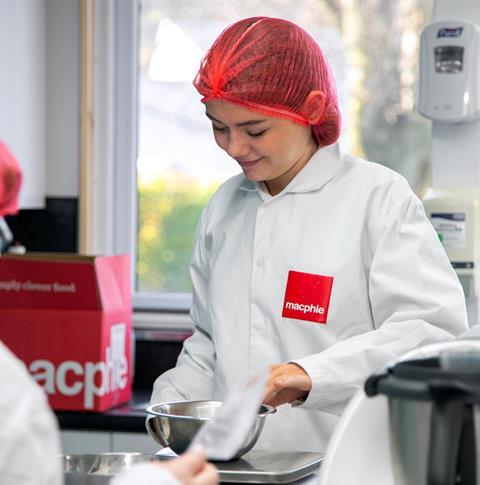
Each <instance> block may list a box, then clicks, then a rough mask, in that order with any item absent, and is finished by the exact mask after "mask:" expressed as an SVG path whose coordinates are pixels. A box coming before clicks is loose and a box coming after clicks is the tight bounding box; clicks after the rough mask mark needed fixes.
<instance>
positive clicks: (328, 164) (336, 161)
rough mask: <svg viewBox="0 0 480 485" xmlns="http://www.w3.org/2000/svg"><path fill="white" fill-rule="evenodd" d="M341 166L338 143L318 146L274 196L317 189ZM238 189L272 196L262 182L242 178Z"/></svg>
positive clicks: (266, 196) (330, 178) (263, 197)
mask: <svg viewBox="0 0 480 485" xmlns="http://www.w3.org/2000/svg"><path fill="white" fill-rule="evenodd" d="M341 166H342V156H341V154H340V149H339V146H338V143H335V144H333V145H329V146H327V147H322V148H319V149H318V150H317V151H316V152H315V153H314V154H313V156H312V158H311V159H310V160H309V161H308V162H307V164H306V165H305V166H304V167H303V168H302V170H300V172H298V173H297V175H296V176H295V177H294V178H293V179H292V180H291V181H290V183H289V184H288V185H287V186H286V187H285V188H284V189H283V190H282V192H280V193H279V194H278V195H276V197H279V196H281V195H282V194H287V193H306V192H311V191H313V190H317V189H319V188H320V187H322V186H323V185H325V184H326V183H328V182H329V181H330V180H332V179H333V178H334V177H335V175H336V174H337V173H338V171H339V170H340V168H341ZM239 189H240V190H246V191H257V192H258V193H259V195H260V196H261V197H262V199H264V200H265V199H266V198H267V199H268V198H271V197H272V196H271V195H269V194H268V191H267V188H266V187H265V184H264V183H263V182H255V181H253V180H248V179H246V178H244V179H243V180H242V182H241V183H240V185H239Z"/></svg>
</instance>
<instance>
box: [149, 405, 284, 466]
mask: <svg viewBox="0 0 480 485" xmlns="http://www.w3.org/2000/svg"><path fill="white" fill-rule="evenodd" d="M222 404H223V403H222V402H221V401H180V402H165V403H160V404H153V405H152V406H149V407H148V408H147V413H148V414H150V415H151V416H153V418H151V419H150V422H149V424H150V426H151V430H152V431H153V432H154V433H155V434H156V437H157V438H158V441H159V443H161V444H163V445H164V446H169V447H170V448H171V449H172V450H173V451H175V453H183V452H184V451H185V450H186V449H187V448H188V445H189V444H190V442H191V441H192V439H193V437H194V436H195V434H196V433H197V431H198V430H199V429H200V428H201V426H202V425H203V424H204V423H206V422H207V421H208V420H210V419H211V418H212V416H213V415H214V413H215V411H216V410H217V409H218V408H219V407H220V406H221V405H222ZM275 412H276V409H275V408H274V407H272V406H268V405H266V404H262V405H261V407H260V410H259V413H258V416H257V419H256V421H255V424H254V426H253V427H252V429H251V431H250V433H249V435H248V437H247V439H246V440H245V443H244V444H243V446H242V447H241V449H240V451H239V452H238V453H237V454H236V455H235V457H234V459H236V458H240V457H241V456H242V455H244V454H245V453H247V452H248V451H249V450H251V449H252V448H253V446H254V445H255V443H256V442H257V440H258V438H259V436H260V434H261V432H262V429H263V425H264V423H265V419H266V417H267V416H268V415H269V414H273V413H275Z"/></svg>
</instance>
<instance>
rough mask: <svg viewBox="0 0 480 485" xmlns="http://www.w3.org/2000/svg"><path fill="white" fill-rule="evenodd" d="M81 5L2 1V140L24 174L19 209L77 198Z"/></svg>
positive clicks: (60, 0)
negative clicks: (49, 200)
mask: <svg viewBox="0 0 480 485" xmlns="http://www.w3.org/2000/svg"><path fill="white" fill-rule="evenodd" d="M78 38H79V19H78V0H1V2H0V66H1V67H0V139H2V140H4V141H5V142H6V143H7V145H8V146H9V147H10V149H11V150H12V152H13V153H14V154H15V156H16V157H17V158H18V160H19V162H20V165H21V166H22V169H23V172H24V181H23V186H22V190H21V194H20V207H22V208H41V207H43V206H44V203H45V196H52V197H76V196H78V117H79V109H78V99H79V83H78V64H79V50H78V47H79V41H78Z"/></svg>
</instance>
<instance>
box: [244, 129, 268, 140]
mask: <svg viewBox="0 0 480 485" xmlns="http://www.w3.org/2000/svg"><path fill="white" fill-rule="evenodd" d="M267 131H268V130H262V131H256V132H254V133H252V132H247V134H248V135H249V136H253V137H254V138H255V137H257V136H262V135H264V134H265V133H266V132H267Z"/></svg>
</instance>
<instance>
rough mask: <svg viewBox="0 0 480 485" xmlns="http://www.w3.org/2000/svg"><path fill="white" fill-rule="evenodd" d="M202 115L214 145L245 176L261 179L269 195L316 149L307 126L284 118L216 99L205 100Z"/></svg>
mask: <svg viewBox="0 0 480 485" xmlns="http://www.w3.org/2000/svg"><path fill="white" fill-rule="evenodd" d="M206 115H207V116H208V118H210V120H211V121H212V125H213V126H212V127H213V134H214V136H215V141H216V142H217V144H218V146H219V147H220V148H222V149H223V150H225V151H226V152H227V153H228V154H229V155H230V156H231V157H232V158H233V159H234V160H236V161H237V163H238V164H239V165H240V167H241V168H242V170H243V173H244V174H245V177H247V178H248V179H251V180H256V181H257V182H265V183H266V185H267V187H268V190H269V192H270V194H272V195H276V194H278V193H279V192H281V191H282V190H283V189H284V188H285V187H286V186H287V185H288V183H289V182H290V181H291V180H292V179H293V178H294V177H295V175H296V174H297V173H298V172H299V171H300V170H301V169H302V168H303V167H304V166H305V164H306V163H307V162H308V160H309V159H310V157H311V156H312V155H313V153H314V152H315V151H316V150H317V144H316V142H315V140H314V139H313V136H312V132H311V129H310V127H309V126H302V125H300V124H298V123H294V122H293V121H290V120H287V119H283V118H275V117H272V116H267V115H263V114H261V113H258V112H256V111H252V110H250V109H247V108H244V107H242V106H239V105H236V104H234V103H230V102H228V101H223V100H219V99H214V100H211V101H207V103H206Z"/></svg>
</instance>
